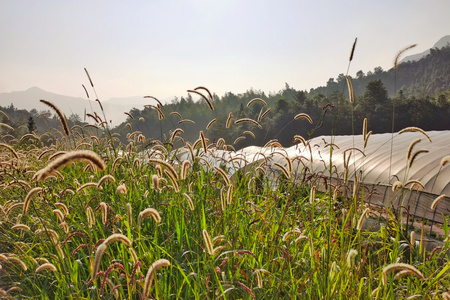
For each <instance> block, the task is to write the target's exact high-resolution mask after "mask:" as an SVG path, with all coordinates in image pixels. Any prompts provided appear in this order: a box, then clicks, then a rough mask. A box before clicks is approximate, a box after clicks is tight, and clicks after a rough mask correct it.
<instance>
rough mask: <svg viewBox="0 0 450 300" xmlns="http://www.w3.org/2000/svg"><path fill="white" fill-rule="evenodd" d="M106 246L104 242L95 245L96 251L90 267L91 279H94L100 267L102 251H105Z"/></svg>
mask: <svg viewBox="0 0 450 300" xmlns="http://www.w3.org/2000/svg"><path fill="white" fill-rule="evenodd" d="M106 248H107V246H106V244H105V243H101V244H100V246H98V247H97V251H96V252H95V257H94V264H93V267H92V279H91V281H93V280H95V278H96V277H97V273H98V270H99V269H100V260H101V259H102V256H103V253H105V250H106Z"/></svg>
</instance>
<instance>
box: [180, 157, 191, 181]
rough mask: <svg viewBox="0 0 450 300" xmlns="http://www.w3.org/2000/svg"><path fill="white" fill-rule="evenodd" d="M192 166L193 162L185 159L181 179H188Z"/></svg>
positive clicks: (182, 164)
mask: <svg viewBox="0 0 450 300" xmlns="http://www.w3.org/2000/svg"><path fill="white" fill-rule="evenodd" d="M190 166H191V162H190V161H189V160H185V161H183V162H182V163H181V168H180V179H181V180H185V179H186V177H187V173H188V170H189V167H190Z"/></svg>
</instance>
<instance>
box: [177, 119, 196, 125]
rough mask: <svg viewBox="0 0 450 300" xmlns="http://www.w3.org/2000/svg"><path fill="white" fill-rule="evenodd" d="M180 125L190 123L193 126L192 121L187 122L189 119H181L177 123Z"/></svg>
mask: <svg viewBox="0 0 450 300" xmlns="http://www.w3.org/2000/svg"><path fill="white" fill-rule="evenodd" d="M182 123H191V124H195V122H194V121H192V120H189V119H183V120H180V121H178V124H182Z"/></svg>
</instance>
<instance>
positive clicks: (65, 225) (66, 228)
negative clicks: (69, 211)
mask: <svg viewBox="0 0 450 300" xmlns="http://www.w3.org/2000/svg"><path fill="white" fill-rule="evenodd" d="M58 226H59V228H62V229H63V231H64V233H69V224H67V222H65V221H64V222H61V223H60V224H59V225H58Z"/></svg>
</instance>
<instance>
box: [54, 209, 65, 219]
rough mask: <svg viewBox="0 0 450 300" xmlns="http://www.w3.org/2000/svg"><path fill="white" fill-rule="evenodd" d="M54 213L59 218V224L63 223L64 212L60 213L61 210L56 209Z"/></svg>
mask: <svg viewBox="0 0 450 300" xmlns="http://www.w3.org/2000/svg"><path fill="white" fill-rule="evenodd" d="M53 213H54V214H55V215H56V217H57V218H58V221H59V222H63V221H64V219H65V217H64V214H63V212H62V211H60V210H59V209H54V210H53Z"/></svg>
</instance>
